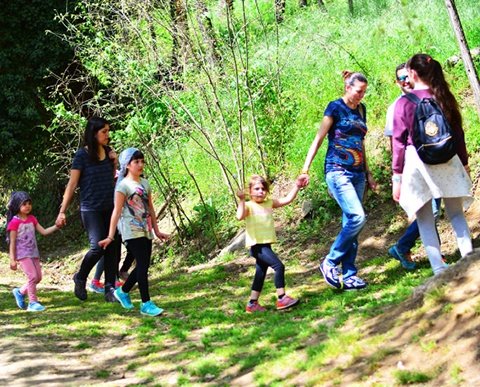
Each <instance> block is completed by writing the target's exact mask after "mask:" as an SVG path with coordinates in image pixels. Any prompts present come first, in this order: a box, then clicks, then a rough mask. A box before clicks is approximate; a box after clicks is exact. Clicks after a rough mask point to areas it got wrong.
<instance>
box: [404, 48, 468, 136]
mask: <svg viewBox="0 0 480 387" xmlns="http://www.w3.org/2000/svg"><path fill="white" fill-rule="evenodd" d="M407 68H409V69H412V70H415V71H416V72H417V75H418V77H419V78H420V79H421V80H422V81H423V82H425V83H426V84H427V85H428V86H430V89H431V91H432V94H433V96H434V97H435V100H436V101H437V102H438V103H439V105H440V107H441V108H442V110H443V113H444V114H445V117H446V118H447V120H448V122H449V123H450V125H452V126H459V127H460V128H461V127H462V115H461V114H460V108H459V107H458V102H457V100H456V99H455V97H454V95H453V94H452V92H451V91H450V87H449V86H448V83H447V81H446V80H445V76H444V74H443V70H442V66H441V65H440V63H438V62H437V61H436V60H435V59H433V58H432V57H431V56H430V55H427V54H416V55H414V56H412V57H411V58H410V59H409V61H408V62H407Z"/></svg>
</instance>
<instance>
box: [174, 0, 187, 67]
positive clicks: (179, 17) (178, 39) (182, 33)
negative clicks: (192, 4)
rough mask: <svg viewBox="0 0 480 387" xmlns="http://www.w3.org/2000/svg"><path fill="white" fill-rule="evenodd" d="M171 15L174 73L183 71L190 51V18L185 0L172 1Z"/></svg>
mask: <svg viewBox="0 0 480 387" xmlns="http://www.w3.org/2000/svg"><path fill="white" fill-rule="evenodd" d="M170 16H171V18H172V40H173V47H172V74H173V75H178V74H181V73H183V69H184V67H185V62H186V60H187V52H188V49H187V47H188V44H187V37H188V20H187V10H186V8H185V4H184V3H183V0H171V1H170Z"/></svg>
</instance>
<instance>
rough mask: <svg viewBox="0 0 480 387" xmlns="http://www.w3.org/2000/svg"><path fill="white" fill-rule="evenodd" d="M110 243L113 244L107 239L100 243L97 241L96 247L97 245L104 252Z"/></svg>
mask: <svg viewBox="0 0 480 387" xmlns="http://www.w3.org/2000/svg"><path fill="white" fill-rule="evenodd" d="M112 242H113V240H112V239H110V238H108V237H107V238H105V239H102V240H101V241H99V242H98V245H99V246H100V247H101V248H102V249H104V250H105V249H106V248H107V247H108V245H109V244H110V243H112Z"/></svg>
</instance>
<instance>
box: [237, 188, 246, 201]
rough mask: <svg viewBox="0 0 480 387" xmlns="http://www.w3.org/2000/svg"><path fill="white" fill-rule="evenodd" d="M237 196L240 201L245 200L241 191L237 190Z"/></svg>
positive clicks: (243, 192)
mask: <svg viewBox="0 0 480 387" xmlns="http://www.w3.org/2000/svg"><path fill="white" fill-rule="evenodd" d="M237 196H238V198H239V199H240V200H245V191H244V190H243V189H239V190H238V191H237Z"/></svg>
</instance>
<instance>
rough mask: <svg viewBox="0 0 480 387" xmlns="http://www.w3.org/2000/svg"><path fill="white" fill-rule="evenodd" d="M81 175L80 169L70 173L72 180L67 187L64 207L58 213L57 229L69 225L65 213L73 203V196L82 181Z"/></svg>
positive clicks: (63, 202)
mask: <svg viewBox="0 0 480 387" xmlns="http://www.w3.org/2000/svg"><path fill="white" fill-rule="evenodd" d="M81 173H82V171H80V170H79V169H72V170H71V171H70V180H68V184H67V187H66V188H65V193H64V194H63V200H62V205H61V206H60V211H59V213H58V216H57V220H56V221H55V225H56V226H57V227H63V226H65V225H66V224H67V218H66V216H65V211H67V208H68V205H69V204H70V202H71V201H72V198H73V194H74V193H75V189H76V188H77V186H78V182H79V181H80V175H81Z"/></svg>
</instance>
